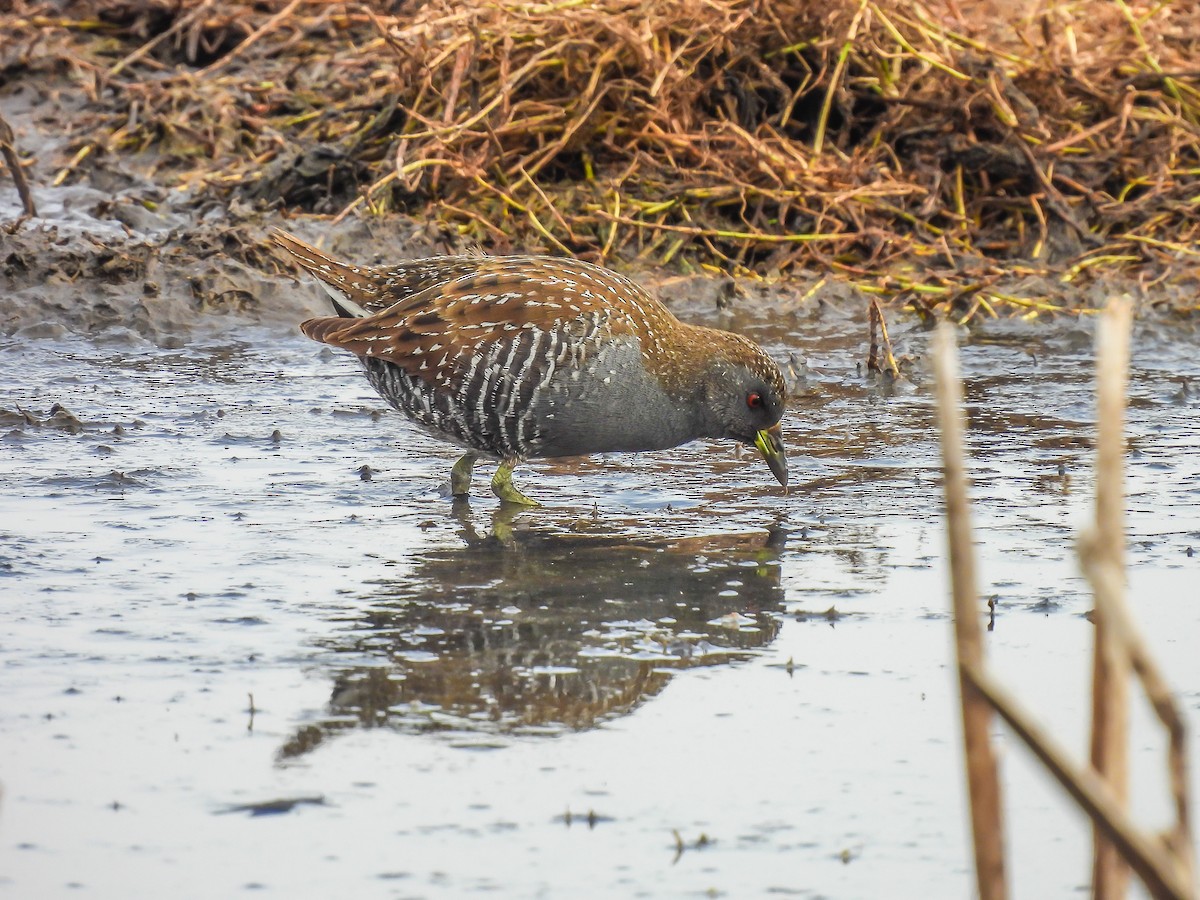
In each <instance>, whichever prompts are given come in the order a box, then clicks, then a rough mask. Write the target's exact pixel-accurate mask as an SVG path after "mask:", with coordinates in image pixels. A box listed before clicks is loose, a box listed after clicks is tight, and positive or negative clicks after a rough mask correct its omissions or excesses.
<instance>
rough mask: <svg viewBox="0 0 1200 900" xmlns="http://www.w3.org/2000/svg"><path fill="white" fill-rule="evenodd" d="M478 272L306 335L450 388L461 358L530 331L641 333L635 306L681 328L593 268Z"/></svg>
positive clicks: (567, 264)
mask: <svg viewBox="0 0 1200 900" xmlns="http://www.w3.org/2000/svg"><path fill="white" fill-rule="evenodd" d="M474 269H475V271H473V272H471V273H470V274H466V275H461V276H459V277H457V278H454V279H453V280H451V281H449V282H447V283H445V284H441V285H437V286H435V287H431V288H427V289H425V290H424V291H421V292H419V293H417V294H414V295H413V296H412V297H409V298H408V299H406V300H404V301H402V302H400V303H397V304H395V305H393V306H391V307H389V308H387V309H385V310H382V311H380V312H378V313H375V314H374V315H371V316H368V317H366V318H358V319H345V318H336V317H323V318H319V319H309V320H308V321H307V322H304V323H303V324H302V325H301V326H300V329H301V331H303V332H304V333H305V334H306V335H308V336H309V337H311V338H313V339H315V340H318V341H322V342H324V343H326V344H329V345H331V346H334V347H341V348H343V349H345V350H349V351H350V352H352V353H355V354H357V355H359V356H369V357H374V358H376V359H383V360H386V361H388V362H391V363H394V364H395V365H397V366H399V367H401V368H402V369H404V370H405V371H406V372H408V373H409V374H410V375H415V376H418V377H421V378H424V379H426V380H427V381H430V382H441V383H443V384H448V383H451V382H452V381H453V376H454V374H455V369H456V367H457V366H458V365H459V363H460V361H461V360H463V359H466V360H469V359H470V356H471V354H472V353H475V352H480V351H481V349H482V348H484V347H487V346H490V345H492V344H495V343H497V342H507V341H511V340H512V339H513V338H514V337H515V336H516V335H517V334H518V333H519V332H520V331H521V330H523V329H540V330H542V331H545V332H550V331H555V330H558V331H559V332H560V333H564V334H565V333H566V332H565V331H564V325H566V324H567V323H570V322H572V321H574V320H577V319H581V318H598V319H600V320H602V327H603V328H604V329H605V330H606V331H607V333H609V334H613V335H615V334H628V333H636V332H637V331H638V329H636V328H635V325H634V321H633V319H632V318H631V312H632V310H631V309H630V308H629V304H630V302H631V301H632V302H633V303H635V304H636V305H637V309H638V311H639V312H640V313H641V314H642V315H643V317H644V315H645V314H646V313H650V314H653V316H654V318H655V319H658V320H661V324H660V328H659V332H660V333H665V332H667V331H668V330H670V328H671V323H674V322H675V320H674V317H673V316H671V314H670V313H669V312H667V311H666V309H665V308H663V307H662V306H661V305H660V304H658V303H657V301H655V300H653V299H652V298H650V297H649V295H647V294H646V293H645V292H644V291H642V290H641V288H638V287H637V286H636V285H634V284H633V283H632V282H630V281H628V280H626V279H624V278H623V277H621V276H619V275H616V274H615V273H612V272H608V271H606V270H603V269H599V268H597V267H595V266H590V265H588V264H586V263H579V262H576V261H573V260H557V259H553V258H538V257H520V258H518V257H493V258H483V259H475V260H474ZM567 330H569V329H567Z"/></svg>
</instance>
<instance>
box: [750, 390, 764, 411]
mask: <svg viewBox="0 0 1200 900" xmlns="http://www.w3.org/2000/svg"><path fill="white" fill-rule="evenodd" d="M746 405H747V406H748V407H750V408H751V409H762V405H763V399H762V395H761V394H759V393H758V392H757V391H751V392H750V393H749V394H747V395H746Z"/></svg>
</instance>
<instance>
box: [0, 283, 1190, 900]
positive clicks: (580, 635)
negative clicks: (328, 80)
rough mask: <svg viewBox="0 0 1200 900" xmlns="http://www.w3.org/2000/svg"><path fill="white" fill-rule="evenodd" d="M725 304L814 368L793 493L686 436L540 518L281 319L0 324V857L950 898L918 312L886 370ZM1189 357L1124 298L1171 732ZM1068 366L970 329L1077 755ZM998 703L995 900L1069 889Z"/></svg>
mask: <svg viewBox="0 0 1200 900" xmlns="http://www.w3.org/2000/svg"><path fill="white" fill-rule="evenodd" d="M692 318H705V317H704V316H702V315H697V314H693V315H692ZM707 321H710V322H712V323H714V324H723V325H725V326H727V327H734V328H739V329H741V330H744V331H746V332H748V333H750V334H751V335H753V336H755V337H756V338H758V339H760V340H762V341H763V342H764V343H765V344H766V345H767V346H768V347H769V348H770V349H771V350H772V351H773V352H775V353H776V354H778V355H779V356H780V357H781V358H783V357H785V356H786V354H787V353H788V352H793V353H795V354H796V355H797V356H798V357H801V358H805V359H807V363H808V365H807V371H806V372H804V373H801V374H802V376H803V377H802V380H801V382H800V383H799V384H798V385H797V392H796V396H795V398H794V400H793V402H792V404H791V408H790V410H789V412H788V415H787V418H786V420H785V422H784V430H785V434H786V436H787V440H788V444H789V450H790V454H791V466H792V481H793V485H794V486H795V489H794V490H793V492H792V494H791V496H787V497H785V496H782V494H781V492H780V491H779V489H778V488H777V486H776V485H775V483H774V481H773V479H772V478H771V476H770V473H769V472H768V471H767V469H766V467H765V466H763V465H762V463H761V461H760V460H757V459H755V458H754V456H755V454H753V453H747V454H740V455H739V454H738V453H736V452H735V451H734V449H733V448H731V447H729V446H728V445H724V444H711V445H693V446H689V447H686V448H681V449H679V450H675V451H670V452H663V453H654V454H645V455H641V456H622V455H614V456H611V457H606V458H598V459H591V460H580V461H568V462H559V463H535V464H530V465H528V466H526V467H523V469H521V470H518V484H519V485H520V486H521V487H522V488H523V489H524V490H525V491H526V492H527V493H529V494H531V495H533V496H534V497H536V498H537V499H539V500H540V501H542V503H543V504H544V507H543V508H541V509H538V510H534V511H530V512H522V513H520V514H519V515H517V516H515V517H507V516H500V515H498V514H497V509H496V503H495V501H494V500H493V499H492V498H491V497H490V495H488V494H487V493H486V479H485V477H484V476H485V475H486V472H480V473H477V475H476V479H477V490H478V492H479V493H478V495H477V496H475V497H474V498H472V500H471V501H470V503H469V504H457V505H455V504H452V503H451V502H450V501H449V500H447V499H446V498H445V497H444V496H442V495H441V493H440V492H439V489H440V488H441V485H442V482H443V481H444V480H445V477H446V474H447V472H448V468H449V465H450V464H451V463H452V462H453V459H454V453H453V451H452V450H451V449H449V448H447V447H445V446H442V445H439V444H438V443H436V442H435V441H432V440H429V439H427V438H426V437H424V436H422V435H421V434H419V433H418V432H416V431H415V430H414V429H412V428H410V427H408V426H407V424H406V423H404V422H403V421H402V420H401V418H400V417H399V416H398V414H395V413H393V412H391V411H389V410H387V409H386V408H385V406H384V404H383V403H382V401H380V400H379V399H378V398H377V397H376V396H375V395H374V394H373V393H372V392H371V390H370V388H369V386H368V385H367V384H366V382H365V380H364V379H363V378H362V376H361V375H360V374H359V372H358V370H357V368H356V366H355V365H354V364H353V363H352V362H351V361H350V360H348V359H347V358H345V357H343V356H340V355H335V354H331V353H329V352H327V351H323V350H322V348H320V347H319V346H316V345H313V344H310V343H308V342H306V341H305V340H304V339H303V338H300V337H299V336H296V335H294V334H293V333H292V332H291V331H290V330H282V329H280V330H274V329H271V328H268V327H256V328H250V329H244V328H243V329H241V330H238V331H228V332H225V333H223V334H221V333H218V334H217V335H216V336H214V337H210V338H206V339H205V341H207V343H201V342H194V343H193V344H191V345H190V346H188V347H187V348H185V349H175V350H163V349H159V348H157V347H153V346H151V345H148V344H141V343H139V342H138V341H137V339H135V338H133V337H131V336H130V335H124V336H118V339H116V340H112V341H107V342H106V341H103V340H100V341H95V342H84V341H82V340H78V339H76V340H61V341H49V340H47V341H30V340H27V339H26V340H20V341H16V340H12V339H10V340H9V341H8V342H7V343H0V459H2V460H3V466H2V468H0V487H2V489H0V595H2V596H3V609H4V617H3V621H2V622H0V691H2V692H3V696H4V698H5V702H4V704H3V706H2V707H0V757H2V759H3V767H2V770H0V779H2V783H3V791H4V792H3V796H2V798H0V847H2V856H3V860H4V862H3V865H0V890H3V892H5V893H7V894H8V895H11V896H14V897H15V896H21V897H35V896H36V897H51V896H59V895H64V894H67V893H72V894H87V895H90V896H96V897H113V898H117V897H120V898H124V897H128V896H131V895H132V894H134V893H136V894H137V895H141V896H179V897H193V896H195V897H213V896H230V895H235V894H238V893H241V892H243V891H247V890H251V889H255V892H256V894H271V895H276V896H333V895H348V896H364V897H369V896H396V897H421V896H434V897H437V896H446V897H450V896H458V895H462V894H465V893H470V892H474V891H488V892H491V893H494V894H498V895H500V896H562V895H567V894H570V895H575V896H616V897H627V896H656V897H657V896H696V895H727V896H752V895H759V894H763V893H766V892H768V891H770V892H775V893H780V894H783V895H788V896H802V897H838V898H846V897H850V898H855V897H861V898H872V897H879V896H889V897H917V896H921V897H926V896H932V897H950V896H967V895H969V894H970V893H971V892H972V888H971V884H972V876H971V869H970V862H969V847H968V843H967V838H966V834H965V823H966V813H965V807H964V799H963V787H962V781H963V776H962V773H961V764H960V758H959V757H960V753H959V749H958V743H959V727H958V723H957V712H956V703H957V694H956V687H955V684H954V681H953V678H952V673H953V669H952V666H951V663H950V659H951V657H950V650H951V644H950V622H949V619H948V616H947V608H948V601H947V597H946V570H945V562H944V552H943V536H942V531H941V523H940V488H939V475H938V468H939V467H938V459H937V446H936V434H935V432H934V429H933V424H932V409H931V401H930V386H929V384H928V376H927V367H926V365H925V363H924V361H923V360H922V359H921V358H920V357H921V354H922V353H923V352H924V348H925V341H926V335H925V334H924V333H923V332H922V331H921V330H920V329H919V328H918V327H917V326H916V325H915V323H913V322H910V321H905V320H902V321H900V322H897V323H894V324H893V337H894V338H895V339H896V340H897V343H898V347H897V350H898V352H904V353H908V354H911V355H913V356H914V357H916V359H915V361H914V363H913V368H912V372H913V375H912V381H911V383H910V382H903V383H901V384H899V385H897V386H896V387H895V388H884V387H880V386H876V385H873V384H871V383H870V382H869V381H868V380H867V379H865V378H863V377H862V376H861V375H860V374H859V372H858V371H857V370H856V364H857V362H858V361H859V360H861V359H863V358H864V357H865V349H866V348H865V342H864V338H863V335H864V331H865V328H864V326H863V325H862V324H861V323H860V322H857V321H852V320H850V319H849V318H847V317H844V316H841V315H838V314H836V313H834V312H830V311H829V310H828V309H827V308H823V307H822V308H819V309H812V310H809V309H807V308H802V309H801V311H800V312H798V313H796V314H794V315H792V316H789V317H786V320H785V321H783V322H775V323H770V322H767V321H766V320H762V319H759V318H757V317H755V316H754V315H751V314H746V315H745V316H743V317H739V318H734V319H720V320H718V319H717V318H716V317H715V316H714V317H708V318H707ZM1196 346H1197V333H1196V330H1195V327H1194V326H1193V325H1190V324H1187V323H1184V324H1182V325H1180V324H1178V323H1165V322H1164V323H1159V324H1153V323H1152V324H1142V325H1140V326H1139V329H1138V334H1137V338H1136V344H1135V350H1134V372H1133V376H1132V384H1131V406H1130V411H1129V418H1130V422H1129V429H1128V430H1129V434H1130V448H1131V453H1130V456H1129V476H1128V477H1129V482H1128V488H1129V493H1130V511H1129V534H1130V540H1131V544H1130V564H1131V567H1132V571H1131V584H1130V590H1131V600H1132V603H1133V606H1134V609H1135V611H1136V614H1137V617H1138V619H1139V621H1140V623H1141V625H1142V626H1143V628H1144V629H1145V632H1146V634H1147V636H1148V638H1149V641H1150V643H1151V645H1152V646H1153V648H1154V650H1155V652H1156V653H1157V654H1158V657H1159V659H1160V661H1161V663H1162V665H1163V667H1164V668H1165V670H1166V672H1167V673H1168V675H1169V677H1170V679H1171V682H1172V683H1173V684H1174V685H1175V687H1176V688H1177V690H1178V693H1179V695H1180V697H1181V700H1182V702H1183V704H1184V705H1185V707H1186V710H1187V715H1188V717H1189V720H1190V724H1191V725H1192V732H1193V734H1194V733H1195V732H1196V731H1197V729H1196V725H1197V724H1200V667H1197V666H1196V664H1195V659H1194V657H1195V647H1196V643H1197V638H1198V637H1200V602H1198V601H1200V597H1198V596H1197V591H1196V588H1195V584H1196V578H1197V572H1198V570H1200V437H1198V435H1197V429H1196V427H1195V423H1196V416H1197V411H1198V410H1200V394H1198V392H1197V390H1196V389H1190V390H1189V386H1188V383H1187V382H1186V381H1184V380H1181V378H1190V379H1191V381H1192V383H1200V363H1198V362H1197V360H1196V356H1195V352H1194V348H1195V347H1196ZM1091 360H1092V345H1091V333H1090V326H1089V325H1088V323H1083V324H1078V325H1076V324H1073V325H1069V326H1059V327H1055V328H1051V329H1046V327H1045V326H1038V327H1037V328H1032V327H1026V326H1022V325H1015V324H1004V325H996V324H994V325H992V326H989V327H987V328H985V329H983V330H982V331H981V332H977V333H976V334H974V335H973V336H972V337H971V339H970V340H969V342H968V344H967V346H966V347H965V349H964V356H963V364H964V369H965V372H966V374H967V377H968V383H967V393H968V402H969V406H970V431H969V441H970V452H971V454H972V460H973V462H972V471H973V473H974V475H975V478H976V483H975V487H974V492H973V493H974V497H975V499H976V506H975V515H976V525H977V528H978V543H979V549H980V554H981V569H980V577H981V582H982V589H983V591H984V594H985V596H986V597H989V598H991V597H994V598H996V600H997V612H996V618H995V626H994V630H991V631H990V632H989V633H988V635H987V642H988V650H989V653H990V657H991V661H992V663H993V664H994V665H995V667H996V669H997V670H998V671H999V672H1000V673H1001V674H1002V675H1003V677H1004V678H1005V680H1006V681H1007V682H1008V683H1009V685H1010V686H1011V687H1012V688H1013V689H1014V690H1016V691H1017V692H1018V693H1019V694H1020V695H1021V696H1022V697H1023V698H1024V699H1025V700H1026V701H1027V703H1028V704H1029V706H1030V707H1031V708H1032V709H1033V710H1034V711H1035V712H1036V714H1037V715H1038V716H1039V717H1040V718H1041V719H1042V721H1044V722H1047V723H1050V725H1051V726H1052V728H1053V730H1054V732H1055V733H1056V734H1057V735H1058V736H1059V737H1060V738H1061V739H1062V740H1063V741H1064V742H1065V743H1067V744H1068V745H1069V746H1071V747H1072V748H1074V749H1076V750H1077V751H1079V752H1080V753H1082V749H1083V748H1084V747H1085V745H1086V738H1085V735H1086V728H1087V712H1088V702H1089V701H1088V698H1087V692H1088V681H1089V674H1090V645H1091V640H1092V626H1091V625H1090V624H1089V622H1088V621H1087V619H1086V617H1085V614H1086V613H1087V611H1088V610H1089V609H1090V606H1091V604H1090V599H1089V596H1088V592H1087V590H1086V586H1085V585H1084V584H1083V582H1082V579H1081V578H1080V577H1079V575H1078V573H1077V570H1076V565H1075V563H1074V560H1073V547H1072V542H1073V540H1074V535H1075V534H1076V533H1077V530H1078V527H1079V525H1080V524H1081V523H1083V522H1084V521H1085V520H1086V518H1087V516H1088V514H1089V512H1090V496H1091V489H1092V476H1091V472H1090V449H1089V445H1090V441H1091V438H1092V434H1093V423H1092V418H1093V404H1092V397H1091V364H1092V363H1091ZM55 403H57V404H60V405H61V406H62V407H63V408H64V409H65V410H66V411H69V413H68V412H57V413H55V412H53V410H52V407H53V404H55ZM363 466H368V467H369V470H362V467H363ZM1193 550H1195V551H1198V552H1197V554H1196V555H1192V551H1193ZM1135 728H1136V731H1135V737H1134V741H1133V758H1134V764H1135V776H1134V792H1135V800H1134V803H1135V808H1136V811H1137V814H1138V816H1139V817H1140V819H1141V820H1142V821H1144V822H1147V823H1151V824H1162V823H1165V822H1166V820H1167V816H1168V814H1169V804H1168V800H1167V794H1166V788H1165V785H1164V779H1163V778H1162V776H1161V774H1160V773H1161V769H1162V766H1161V759H1162V747H1163V741H1162V739H1161V736H1160V734H1159V732H1158V730H1157V728H1156V726H1154V725H1153V723H1152V722H1151V719H1150V716H1149V714H1148V713H1147V711H1146V710H1145V708H1144V706H1143V707H1139V708H1138V710H1137V715H1136V716H1135ZM997 731H998V733H999V734H1000V735H1001V738H1000V739H1001V741H1002V743H1003V744H1004V746H1005V748H1006V749H1005V751H1004V755H1003V765H1004V780H1005V787H1006V801H1007V809H1006V815H1007V828H1008V837H1009V844H1010V860H1011V869H1012V880H1013V881H1014V884H1015V890H1014V896H1064V895H1066V894H1067V892H1070V891H1076V890H1079V889H1080V888H1081V887H1083V886H1086V884H1087V881H1088V874H1089V861H1088V859H1089V853H1090V832H1089V830H1088V828H1087V827H1086V824H1085V822H1084V819H1083V817H1082V815H1081V814H1080V813H1078V812H1076V811H1075V810H1073V809H1072V808H1071V806H1070V805H1069V804H1068V803H1067V802H1066V801H1064V799H1063V798H1062V796H1061V794H1060V791H1059V790H1058V788H1057V787H1056V786H1055V785H1054V784H1052V783H1051V782H1050V780H1049V779H1048V777H1047V776H1044V775H1042V774H1041V773H1040V771H1039V770H1038V769H1037V767H1036V766H1035V765H1034V764H1033V763H1032V762H1031V761H1030V760H1029V757H1028V755H1027V754H1026V753H1025V752H1024V751H1023V750H1022V749H1021V748H1019V747H1017V746H1016V744H1015V742H1013V741H1012V740H1011V739H1010V738H1008V737H1007V736H1005V733H1004V732H1003V730H1002V729H1000V728H999V727H998V728H997ZM1009 746H1011V747H1012V749H1011V751H1010V750H1008V749H1007V748H1008V747H1009ZM1196 759H1197V754H1195V753H1193V776H1194V775H1195V773H1196V770H1197V768H1198V766H1197V764H1196V762H1195V760H1196ZM73 888H74V889H75V890H72V889H73Z"/></svg>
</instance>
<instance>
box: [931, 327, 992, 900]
mask: <svg viewBox="0 0 1200 900" xmlns="http://www.w3.org/2000/svg"><path fill="white" fill-rule="evenodd" d="M954 340H955V338H954V328H953V327H952V326H950V325H948V324H946V323H944V322H943V323H942V324H941V325H939V326H938V329H937V332H936V334H935V335H934V340H933V367H934V373H935V386H936V391H937V410H938V424H939V430H940V434H941V446H942V467H943V472H944V476H943V477H944V490H945V494H946V529H947V534H948V537H949V544H950V583H951V592H952V594H953V599H954V637H955V644H956V646H957V648H958V660H959V691H960V695H961V699H962V716H963V747H964V752H965V756H966V765H967V790H968V796H969V798H970V805H971V832H972V835H973V836H974V843H975V873H976V883H977V886H978V890H979V897H980V900H1003V898H1004V897H1006V896H1007V893H1008V892H1007V887H1006V881H1005V872H1004V823H1003V809H1002V806H1001V798H1000V773H999V769H998V766H997V763H996V756H995V752H994V751H993V749H992V743H991V736H990V734H989V732H990V729H991V724H992V711H991V708H990V707H989V706H988V702H987V700H986V699H985V698H984V696H983V695H982V694H981V693H980V692H979V690H978V687H977V685H976V684H975V683H974V682H973V681H972V679H970V678H969V677H968V676H967V671H968V667H976V668H979V669H982V667H983V633H982V629H981V628H980V625H979V615H980V611H979V609H978V606H979V592H978V589H977V587H976V581H975V550H974V547H973V546H972V543H971V542H972V538H971V521H970V505H969V501H968V500H967V481H966V469H965V464H964V455H963V395H962V379H961V378H960V376H959V370H958V352H957V350H956V348H955V344H954Z"/></svg>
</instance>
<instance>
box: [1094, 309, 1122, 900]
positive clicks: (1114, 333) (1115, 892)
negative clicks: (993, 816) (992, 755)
mask: <svg viewBox="0 0 1200 900" xmlns="http://www.w3.org/2000/svg"><path fill="white" fill-rule="evenodd" d="M1132 317H1133V311H1132V306H1131V304H1130V303H1129V301H1128V300H1114V301H1113V302H1112V303H1110V305H1109V307H1108V310H1107V312H1106V313H1105V314H1104V315H1103V316H1102V317H1101V319H1100V322H1099V323H1098V324H1097V330H1096V418H1097V435H1096V522H1095V527H1094V531H1093V532H1092V533H1091V534H1085V535H1084V537H1083V538H1082V540H1083V542H1084V543H1085V544H1088V545H1090V552H1091V554H1092V557H1091V563H1090V565H1089V566H1088V567H1087V568H1088V575H1089V580H1090V581H1091V584H1092V590H1093V592H1094V594H1095V596H1096V609H1095V627H1096V647H1095V655H1094V658H1093V668H1092V736H1091V759H1092V767H1093V768H1094V769H1095V770H1096V772H1097V773H1098V774H1099V775H1100V776H1101V777H1102V778H1103V779H1104V780H1105V781H1106V782H1107V784H1108V787H1109V789H1110V790H1111V792H1112V794H1113V798H1114V799H1115V800H1116V802H1117V803H1118V804H1119V805H1120V807H1121V809H1122V811H1123V812H1124V811H1125V810H1126V809H1127V808H1128V802H1129V679H1130V665H1129V655H1128V652H1127V650H1126V647H1125V644H1124V641H1123V638H1122V635H1121V633H1120V631H1119V630H1118V629H1119V622H1117V621H1115V620H1114V615H1113V612H1112V610H1113V609H1114V608H1116V607H1120V606H1123V605H1124V603H1125V488H1124V479H1125V472H1124V456H1125V392H1126V387H1127V383H1128V372H1129V329H1130V323H1131V322H1132ZM1094 841H1095V856H1094V861H1093V866H1092V896H1094V897H1095V898H1097V900H1121V898H1123V897H1124V896H1125V893H1126V886H1127V884H1128V881H1129V870H1128V867H1127V866H1126V865H1125V863H1124V862H1123V861H1122V860H1121V856H1120V854H1119V852H1118V851H1117V848H1116V847H1115V846H1114V845H1113V844H1112V843H1111V842H1110V841H1109V840H1108V839H1107V837H1106V836H1105V833H1104V830H1103V829H1102V828H1101V827H1100V826H1099V825H1097V826H1096V827H1095V838H1094Z"/></svg>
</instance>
